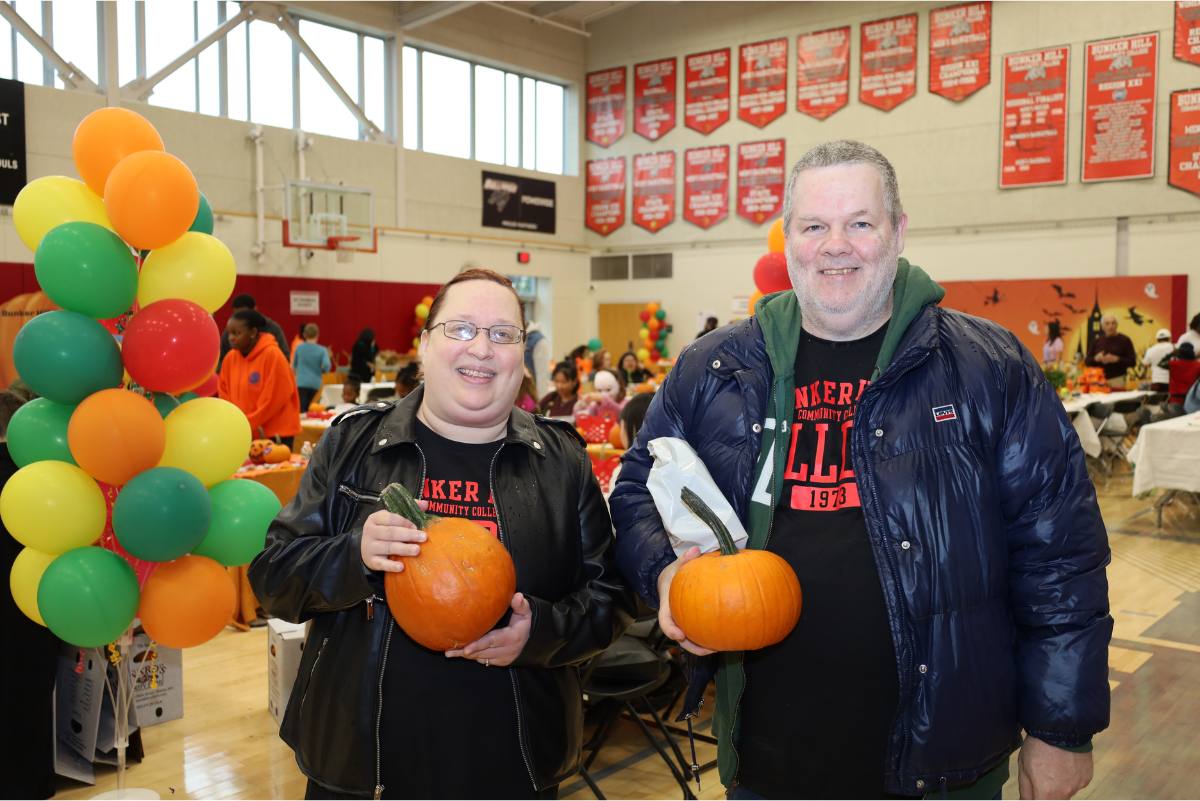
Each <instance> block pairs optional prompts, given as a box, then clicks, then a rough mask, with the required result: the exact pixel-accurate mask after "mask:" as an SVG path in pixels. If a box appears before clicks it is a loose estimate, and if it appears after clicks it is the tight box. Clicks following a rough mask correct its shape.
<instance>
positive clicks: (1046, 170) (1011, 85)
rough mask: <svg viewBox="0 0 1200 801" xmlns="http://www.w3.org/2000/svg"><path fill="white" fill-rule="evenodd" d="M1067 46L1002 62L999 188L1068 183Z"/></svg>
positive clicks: (1047, 49)
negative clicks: (1002, 119)
mask: <svg viewBox="0 0 1200 801" xmlns="http://www.w3.org/2000/svg"><path fill="white" fill-rule="evenodd" d="M1070 63H1071V48H1070V46H1068V45H1062V46H1061V47H1048V48H1046V49H1044V50H1027V51H1025V52H1024V53H1010V54H1008V55H1006V56H1005V57H1004V70H1003V75H1002V79H1003V82H1004V88H1003V89H1002V90H1001V93H1000V94H1001V114H1002V116H1003V118H1004V121H1003V124H1002V130H1001V136H1000V188H1001V189H1012V188H1014V187H1022V186H1046V185H1047V184H1065V183H1066V182H1067V87H1068V85H1069V82H1068V78H1069V69H1070Z"/></svg>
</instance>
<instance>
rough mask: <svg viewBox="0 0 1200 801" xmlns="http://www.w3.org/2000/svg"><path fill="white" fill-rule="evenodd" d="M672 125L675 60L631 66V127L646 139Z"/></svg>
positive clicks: (659, 134) (667, 59)
mask: <svg viewBox="0 0 1200 801" xmlns="http://www.w3.org/2000/svg"><path fill="white" fill-rule="evenodd" d="M674 127H675V59H673V58H664V59H662V60H660V61H648V62H646V63H645V64H638V65H637V66H635V67H634V68H633V130H634V132H635V133H637V134H639V135H641V136H644V137H646V138H647V139H650V140H655V139H658V138H659V137H660V136H662V135H663V134H665V133H666V132H667V131H669V130H671V129H672V128H674Z"/></svg>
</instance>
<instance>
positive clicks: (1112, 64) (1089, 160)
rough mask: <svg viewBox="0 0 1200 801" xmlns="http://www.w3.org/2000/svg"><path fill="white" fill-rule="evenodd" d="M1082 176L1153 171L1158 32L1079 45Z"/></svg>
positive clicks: (1121, 176) (1110, 177) (1123, 176)
mask: <svg viewBox="0 0 1200 801" xmlns="http://www.w3.org/2000/svg"><path fill="white" fill-rule="evenodd" d="M1083 64H1084V82H1083V86H1084V91H1083V181H1084V182H1085V183H1086V182H1088V181H1122V180H1127V179H1130V178H1150V177H1152V176H1153V175H1154V101H1155V99H1156V96H1157V94H1158V32H1157V31H1155V32H1152V33H1144V34H1138V35H1136V36H1121V37H1118V38H1116V39H1104V40H1103V41H1099V42H1088V44H1087V47H1086V48H1085V49H1084V57H1083Z"/></svg>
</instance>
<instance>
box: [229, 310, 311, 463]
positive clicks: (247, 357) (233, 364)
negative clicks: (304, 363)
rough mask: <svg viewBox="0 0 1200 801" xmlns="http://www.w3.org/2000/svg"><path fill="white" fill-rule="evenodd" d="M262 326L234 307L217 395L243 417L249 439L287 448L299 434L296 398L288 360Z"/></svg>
mask: <svg viewBox="0 0 1200 801" xmlns="http://www.w3.org/2000/svg"><path fill="white" fill-rule="evenodd" d="M266 325H267V321H266V319H265V318H264V317H263V316H262V315H261V314H259V313H258V312H256V311H254V310H253V309H238V310H237V311H235V312H234V313H233V316H232V317H230V318H229V323H228V324H227V325H226V326H225V331H226V332H227V333H228V334H229V352H228V353H226V354H225V360H224V361H222V362H221V373H220V376H221V382H220V385H219V387H218V392H219V394H220V396H221V399H222V400H227V401H229V402H230V403H232V404H233V405H234V406H236V407H238V408H239V409H241V410H242V412H243V413H244V414H245V415H246V419H247V420H249V421H250V434H251V436H252V437H253V438H255V439H274V440H276V441H277V442H282V443H283V444H284V445H287V446H288V447H289V448H290V447H292V442H293V437H295V436H296V434H297V433H299V432H300V395H299V393H298V392H297V391H296V380H295V378H294V376H293V375H292V368H291V366H290V365H289V364H288V360H287V357H286V356H284V355H283V351H281V350H280V349H279V347H278V343H276V342H275V337H274V336H273V335H271V334H268V333H267V332H266V330H265V329H266Z"/></svg>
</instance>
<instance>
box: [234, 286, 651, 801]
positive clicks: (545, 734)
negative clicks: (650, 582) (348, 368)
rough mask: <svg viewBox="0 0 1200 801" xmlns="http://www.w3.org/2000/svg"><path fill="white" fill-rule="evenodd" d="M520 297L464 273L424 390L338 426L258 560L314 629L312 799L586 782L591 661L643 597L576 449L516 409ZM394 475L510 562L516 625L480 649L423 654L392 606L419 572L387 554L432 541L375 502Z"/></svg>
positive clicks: (569, 436)
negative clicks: (492, 540)
mask: <svg viewBox="0 0 1200 801" xmlns="http://www.w3.org/2000/svg"><path fill="white" fill-rule="evenodd" d="M511 287H512V285H511V283H509V281H508V279H506V278H505V277H504V276H502V275H499V274H497V273H494V272H492V271H490V270H468V271H466V272H462V273H459V274H458V275H457V276H455V278H453V279H452V280H451V281H450V282H449V283H447V284H446V285H445V286H443V287H442V288H441V290H439V292H438V294H437V296H436V297H435V298H434V301H433V303H432V304H431V306H430V310H429V316H428V318H427V320H426V324H425V330H424V331H422V333H421V344H420V348H419V351H420V354H421V365H422V368H423V369H424V371H425V382H424V384H423V385H422V387H420V388H419V389H417V390H416V391H415V392H413V393H412V394H411V395H409V396H408V397H407V398H405V399H404V400H402V401H399V402H397V403H394V404H391V403H384V404H368V405H366V406H363V407H362V408H360V409H357V410H355V411H354V412H351V413H350V414H346V415H343V416H342V417H341V418H339V419H338V420H337V421H336V422H335V423H334V424H333V425H332V426H331V427H330V429H329V431H328V432H327V433H326V434H325V436H324V438H323V439H322V445H321V447H319V448H317V449H316V451H315V456H314V459H313V462H312V464H311V465H310V467H309V469H308V470H307V471H306V472H305V474H304V478H303V480H302V482H301V484H300V490H299V493H298V494H297V495H296V498H295V500H293V501H292V502H291V503H290V504H288V506H287V507H286V508H285V509H284V510H283V511H282V512H280V514H279V516H278V517H276V518H275V521H274V522H273V523H272V524H271V527H270V529H269V531H268V532H267V542H266V547H265V549H264V550H263V552H262V553H260V554H259V555H258V556H257V557H255V559H254V561H253V562H252V563H251V565H250V568H249V577H250V582H251V586H252V587H253V589H254V594H255V595H256V596H257V597H258V598H259V600H260V602H261V603H262V605H263V608H264V609H265V610H267V612H269V613H270V614H272V615H276V616H277V617H281V618H283V619H284V620H289V621H293V622H301V621H308V622H309V625H310V628H309V632H308V642H309V643H310V645H311V647H309V648H305V649H304V655H303V658H302V660H301V663H300V667H299V671H298V675H299V677H298V678H297V679H296V687H295V689H294V690H293V691H292V694H291V700H290V701H289V703H288V706H287V711H286V713H285V714H284V718H283V725H282V726H281V727H280V736H281V737H282V738H283V740H284V741H285V742H286V743H287V744H288V745H290V746H291V747H292V748H294V749H295V751H296V758H297V762H298V763H299V765H300V767H301V769H302V770H303V772H304V773H305V774H306V775H307V777H308V782H309V783H308V788H307V791H306V793H305V795H306V797H308V798H355V797H363V798H370V797H372V795H374V797H375V798H556V797H557V794H558V785H559V783H560V782H562V781H564V780H566V779H568V778H569V777H571V776H573V775H575V773H576V771H577V769H578V766H579V758H580V751H581V747H582V744H583V708H582V688H581V686H580V679H579V665H580V664H581V663H582V662H584V661H586V660H588V659H590V658H591V657H593V656H595V655H596V654H598V653H600V652H601V651H603V650H604V649H605V648H607V647H608V646H609V644H610V643H612V642H613V641H614V640H615V639H616V638H617V637H618V636H620V634H621V632H622V631H623V630H624V629H625V627H626V626H627V625H628V624H629V622H630V619H631V615H632V612H633V609H634V603H633V598H632V595H631V593H629V591H628V590H627V589H626V588H625V585H624V583H623V582H622V581H620V579H619V578H618V577H617V575H616V569H615V566H614V565H613V562H612V557H611V550H612V542H613V535H612V524H611V522H610V521H609V517H608V510H607V509H606V508H605V505H604V501H603V500H602V498H601V495H600V488H599V487H598V486H597V482H596V477H595V475H594V474H593V473H592V469H591V464H590V462H589V460H588V458H587V454H586V452H585V451H584V448H583V443H582V442H580V440H579V436H578V435H577V434H576V433H575V431H574V430H573V429H572V428H571V426H570V425H568V424H564V423H562V422H558V421H553V420H546V419H545V418H539V417H534V416H532V415H529V414H526V413H525V412H523V411H521V410H520V409H517V408H515V407H514V406H513V399H514V397H515V396H516V393H517V387H518V386H519V385H520V383H521V378H522V374H523V370H522V366H523V365H522V362H523V355H522V351H523V349H522V347H521V339H522V335H523V327H522V326H523V323H524V320H523V318H522V313H521V306H520V303H519V302H518V299H517V297H516V294H515V293H514V292H513V291H512V288H511ZM325 443H330V444H328V445H327V444H325ZM393 482H396V483H400V484H403V485H404V486H406V487H408V488H409V489H410V491H412V492H413V494H415V495H419V496H423V497H424V499H425V500H423V501H421V503H420V506H421V508H422V509H423V510H427V511H428V512H429V513H430V514H435V515H442V514H446V513H447V512H448V511H451V512H452V514H453V515H455V516H462V517H466V518H468V519H470V520H473V521H475V522H477V523H479V524H480V525H481V526H483V527H484V528H486V529H487V530H489V531H490V532H491V533H492V535H493V536H498V537H499V539H500V542H501V543H502V544H503V545H504V547H505V548H507V549H508V550H509V551H510V552H511V554H512V558H513V562H514V564H515V567H516V574H517V585H516V589H517V592H515V593H514V594H513V596H512V598H511V601H510V609H511V614H508V615H506V616H505V617H504V618H503V619H502V620H501V622H500V623H499V625H498V626H497V627H496V628H494V629H493V630H492V631H490V632H488V633H487V634H484V635H483V636H482V637H480V638H479V639H478V640H476V641H474V642H471V643H466V644H463V645H462V646H460V647H455V648H452V649H451V650H448V651H445V652H441V651H434V650H430V649H427V648H425V647H424V646H422V645H419V644H418V643H417V642H415V641H414V640H412V639H410V638H409V636H408V635H407V634H406V633H405V632H404V631H403V630H401V629H400V628H398V627H397V626H396V625H395V624H394V619H393V617H392V615H391V614H390V613H389V610H388V607H387V605H386V604H384V603H382V599H383V596H384V577H385V576H387V575H388V574H389V573H397V572H399V571H402V570H406V569H407V568H408V567H410V566H413V565H417V566H420V565H421V562H420V560H419V559H418V560H417V561H415V562H414V561H411V560H406V561H394V560H392V559H390V558H389V557H390V556H403V557H414V556H418V555H419V554H420V551H421V548H422V547H423V546H422V545H421V543H422V542H423V541H424V540H425V535H424V533H422V532H421V531H419V530H417V528H416V526H415V525H414V522H413V521H412V520H410V519H407V518H405V517H402V516H400V515H396V514H392V513H390V512H388V511H387V510H385V509H381V508H380V504H379V502H378V501H377V500H375V499H373V498H372V497H371V495H369V494H367V493H377V492H379V491H380V490H381V489H383V488H384V487H386V486H388V485H389V484H391V483H393ZM348 485H349V486H352V487H355V488H356V492H352V493H347V492H346V491H345V490H346V489H347V486H348ZM430 488H436V490H433V489H430ZM406 575H407V574H406Z"/></svg>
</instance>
